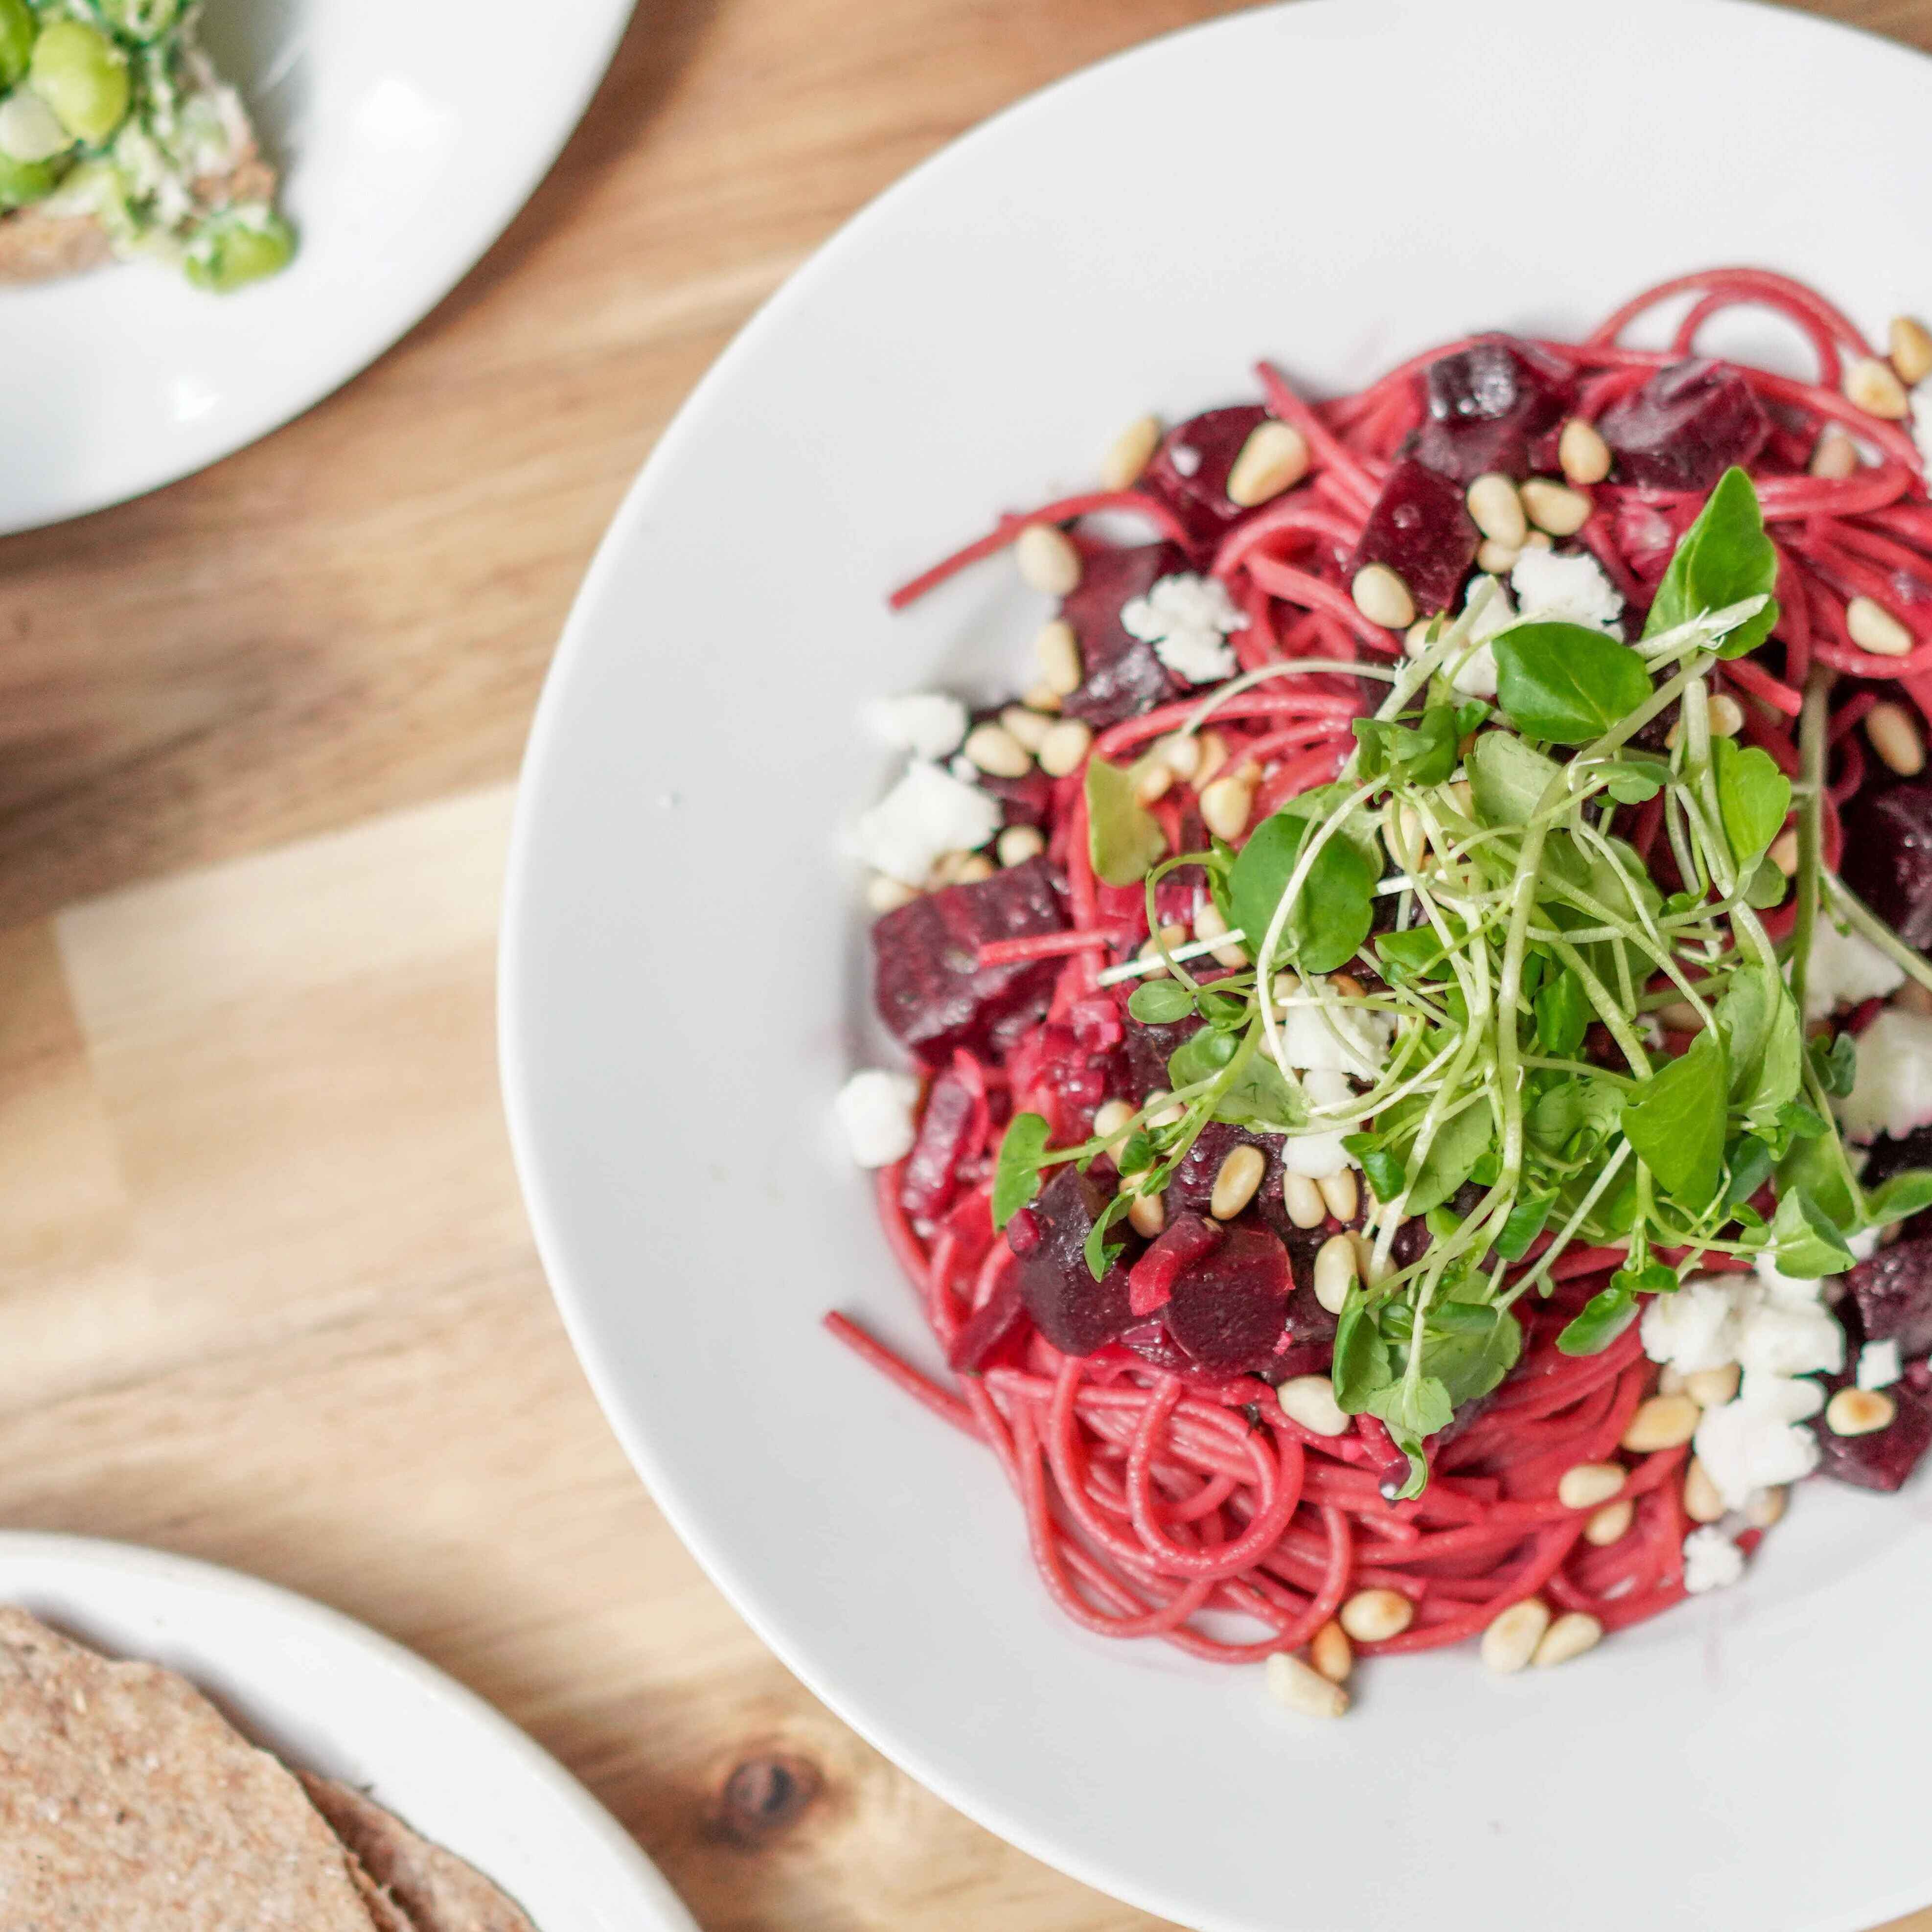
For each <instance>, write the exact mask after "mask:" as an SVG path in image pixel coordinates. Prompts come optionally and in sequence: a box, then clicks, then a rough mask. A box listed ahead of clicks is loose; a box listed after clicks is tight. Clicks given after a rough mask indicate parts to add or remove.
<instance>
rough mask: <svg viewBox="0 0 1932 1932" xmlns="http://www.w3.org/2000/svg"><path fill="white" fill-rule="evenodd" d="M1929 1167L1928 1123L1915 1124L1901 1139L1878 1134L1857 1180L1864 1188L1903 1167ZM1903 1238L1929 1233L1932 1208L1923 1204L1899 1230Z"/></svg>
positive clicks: (1930, 1141) (1877, 1184)
mask: <svg viewBox="0 0 1932 1932" xmlns="http://www.w3.org/2000/svg"><path fill="white" fill-rule="evenodd" d="M1912 1167H1932V1127H1915V1128H1913V1130H1912V1132H1911V1133H1909V1134H1907V1135H1906V1136H1905V1138H1904V1139H1903V1140H1897V1141H1895V1140H1894V1139H1892V1138H1891V1136H1890V1135H1889V1134H1881V1135H1879V1137H1878V1139H1876V1140H1875V1141H1873V1142H1872V1148H1871V1153H1870V1155H1869V1156H1868V1157H1867V1159H1866V1161H1865V1164H1864V1167H1863V1168H1861V1169H1860V1170H1859V1173H1858V1181H1859V1183H1860V1184H1861V1186H1862V1187H1864V1189H1865V1190H1866V1191H1867V1193H1870V1192H1871V1191H1872V1190H1874V1189H1876V1188H1879V1187H1882V1186H1883V1185H1884V1184H1885V1182H1886V1181H1889V1180H1890V1179H1891V1177H1892V1176H1893V1175H1894V1174H1903V1172H1905V1171H1906V1169H1907V1168H1912ZM1900 1232H1901V1233H1902V1234H1903V1235H1904V1237H1905V1238H1906V1240H1907V1241H1918V1239H1920V1238H1921V1237H1923V1236H1924V1235H1932V1208H1923V1209H1921V1211H1919V1212H1918V1214H1914V1215H1913V1216H1912V1217H1911V1218H1910V1219H1909V1220H1908V1221H1906V1223H1905V1224H1904V1226H1903V1228H1902V1229H1901V1230H1900Z"/></svg>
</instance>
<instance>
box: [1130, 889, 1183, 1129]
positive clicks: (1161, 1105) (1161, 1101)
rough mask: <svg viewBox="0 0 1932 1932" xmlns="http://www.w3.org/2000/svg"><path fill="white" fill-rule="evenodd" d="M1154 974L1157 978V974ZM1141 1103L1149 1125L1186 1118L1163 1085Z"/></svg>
mask: <svg viewBox="0 0 1932 1932" xmlns="http://www.w3.org/2000/svg"><path fill="white" fill-rule="evenodd" d="M1167 930H1168V931H1169V932H1178V931H1179V930H1180V928H1179V927H1178V926H1169V927H1168V929H1167ZM1143 956H1145V949H1143ZM1155 977H1159V975H1158V974H1157V975H1156V976H1155ZM1141 1105H1142V1106H1143V1107H1144V1108H1145V1109H1146V1110H1147V1124H1148V1126H1149V1127H1178V1126H1179V1125H1180V1124H1181V1122H1182V1121H1184V1120H1186V1119H1187V1109H1186V1108H1185V1107H1184V1106H1181V1103H1180V1102H1179V1101H1178V1100H1175V1097H1174V1096H1173V1095H1172V1094H1170V1093H1169V1091H1167V1089H1166V1088H1165V1087H1157V1088H1155V1089H1154V1091H1153V1092H1152V1093H1151V1094H1149V1095H1148V1097H1147V1098H1146V1099H1145V1100H1143V1101H1142V1103H1141Z"/></svg>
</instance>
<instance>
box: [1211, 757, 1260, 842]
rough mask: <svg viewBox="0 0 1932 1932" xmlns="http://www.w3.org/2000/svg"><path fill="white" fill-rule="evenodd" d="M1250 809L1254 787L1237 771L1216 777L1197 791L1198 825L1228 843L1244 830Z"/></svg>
mask: <svg viewBox="0 0 1932 1932" xmlns="http://www.w3.org/2000/svg"><path fill="white" fill-rule="evenodd" d="M1254 808H1255V793H1254V787H1253V786H1252V785H1250V784H1249V783H1248V782H1247V780H1246V779H1244V778H1242V777H1241V775H1240V774H1239V773H1235V774H1233V775H1231V776H1229V777H1227V778H1217V779H1216V780H1215V781H1214V783H1213V784H1211V785H1210V786H1209V787H1208V789H1207V790H1205V791H1204V792H1203V793H1202V794H1201V822H1202V824H1204V825H1205V826H1207V828H1208V830H1209V831H1210V832H1213V833H1214V835H1215V837H1216V838H1226V839H1228V840H1229V841H1231V842H1232V841H1233V840H1235V839H1237V838H1240V837H1241V834H1242V833H1243V832H1245V831H1247V829H1248V817H1249V814H1250V813H1251V812H1252V811H1253V810H1254Z"/></svg>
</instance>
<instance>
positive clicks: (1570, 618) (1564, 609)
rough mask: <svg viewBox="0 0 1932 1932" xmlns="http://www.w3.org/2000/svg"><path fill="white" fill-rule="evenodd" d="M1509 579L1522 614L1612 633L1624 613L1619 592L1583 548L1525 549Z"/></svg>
mask: <svg viewBox="0 0 1932 1932" xmlns="http://www.w3.org/2000/svg"><path fill="white" fill-rule="evenodd" d="M1510 582H1511V584H1512V585H1513V586H1514V587H1515V590H1516V595H1517V603H1518V604H1520V605H1521V606H1522V608H1523V615H1524V616H1526V617H1555V618H1559V619H1562V621H1563V622H1565V623H1571V624H1587V625H1591V626H1592V627H1593V628H1595V629H1597V630H1599V631H1612V632H1613V633H1614V632H1615V631H1616V628H1617V619H1619V617H1621V616H1622V615H1623V613H1624V600H1623V597H1622V593H1621V592H1619V590H1618V589H1617V586H1616V585H1615V584H1614V583H1612V582H1611V581H1610V579H1609V578H1608V577H1607V576H1605V575H1604V566H1603V565H1601V563H1599V562H1598V561H1597V559H1595V557H1594V556H1591V555H1590V553H1589V551H1587V550H1580V551H1579V552H1578V553H1577V555H1575V556H1558V554H1557V553H1556V551H1554V550H1525V551H1524V552H1523V554H1522V555H1521V556H1519V557H1518V558H1517V560H1516V568H1514V570H1512V571H1511V572H1510Z"/></svg>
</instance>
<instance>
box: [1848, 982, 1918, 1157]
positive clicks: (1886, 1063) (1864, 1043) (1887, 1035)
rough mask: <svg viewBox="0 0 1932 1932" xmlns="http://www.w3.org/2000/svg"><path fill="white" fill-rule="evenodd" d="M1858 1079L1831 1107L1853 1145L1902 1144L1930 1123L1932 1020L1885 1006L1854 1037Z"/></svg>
mask: <svg viewBox="0 0 1932 1932" xmlns="http://www.w3.org/2000/svg"><path fill="white" fill-rule="evenodd" d="M1833 1105H1834V1106H1835V1109H1836V1111H1837V1113H1838V1121H1839V1124H1840V1125H1841V1127H1843V1129H1844V1130H1845V1132H1846V1135H1847V1136H1849V1138H1850V1139H1852V1140H1855V1141H1869V1140H1872V1139H1875V1138H1876V1136H1879V1134H1889V1135H1891V1136H1892V1137H1893V1139H1903V1138H1904V1136H1906V1135H1907V1134H1909V1133H1911V1131H1912V1129H1913V1128H1914V1127H1924V1126H1925V1125H1926V1124H1927V1122H1928V1121H1932V1016H1927V1015H1926V1014H1924V1013H1910V1012H1908V1011H1907V1010H1905V1009H1904V1008H1903V1007H1886V1009H1885V1011H1884V1012H1883V1013H1880V1014H1879V1016H1878V1018H1877V1019H1875V1020H1873V1022H1872V1023H1871V1025H1870V1026H1868V1027H1867V1028H1866V1029H1865V1030H1864V1032H1863V1033H1862V1034H1860V1035H1859V1036H1858V1079H1857V1080H1856V1081H1855V1082H1854V1083H1853V1085H1852V1091H1850V1092H1849V1094H1846V1096H1845V1097H1844V1098H1843V1100H1838V1101H1835V1102H1834V1103H1833Z"/></svg>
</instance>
